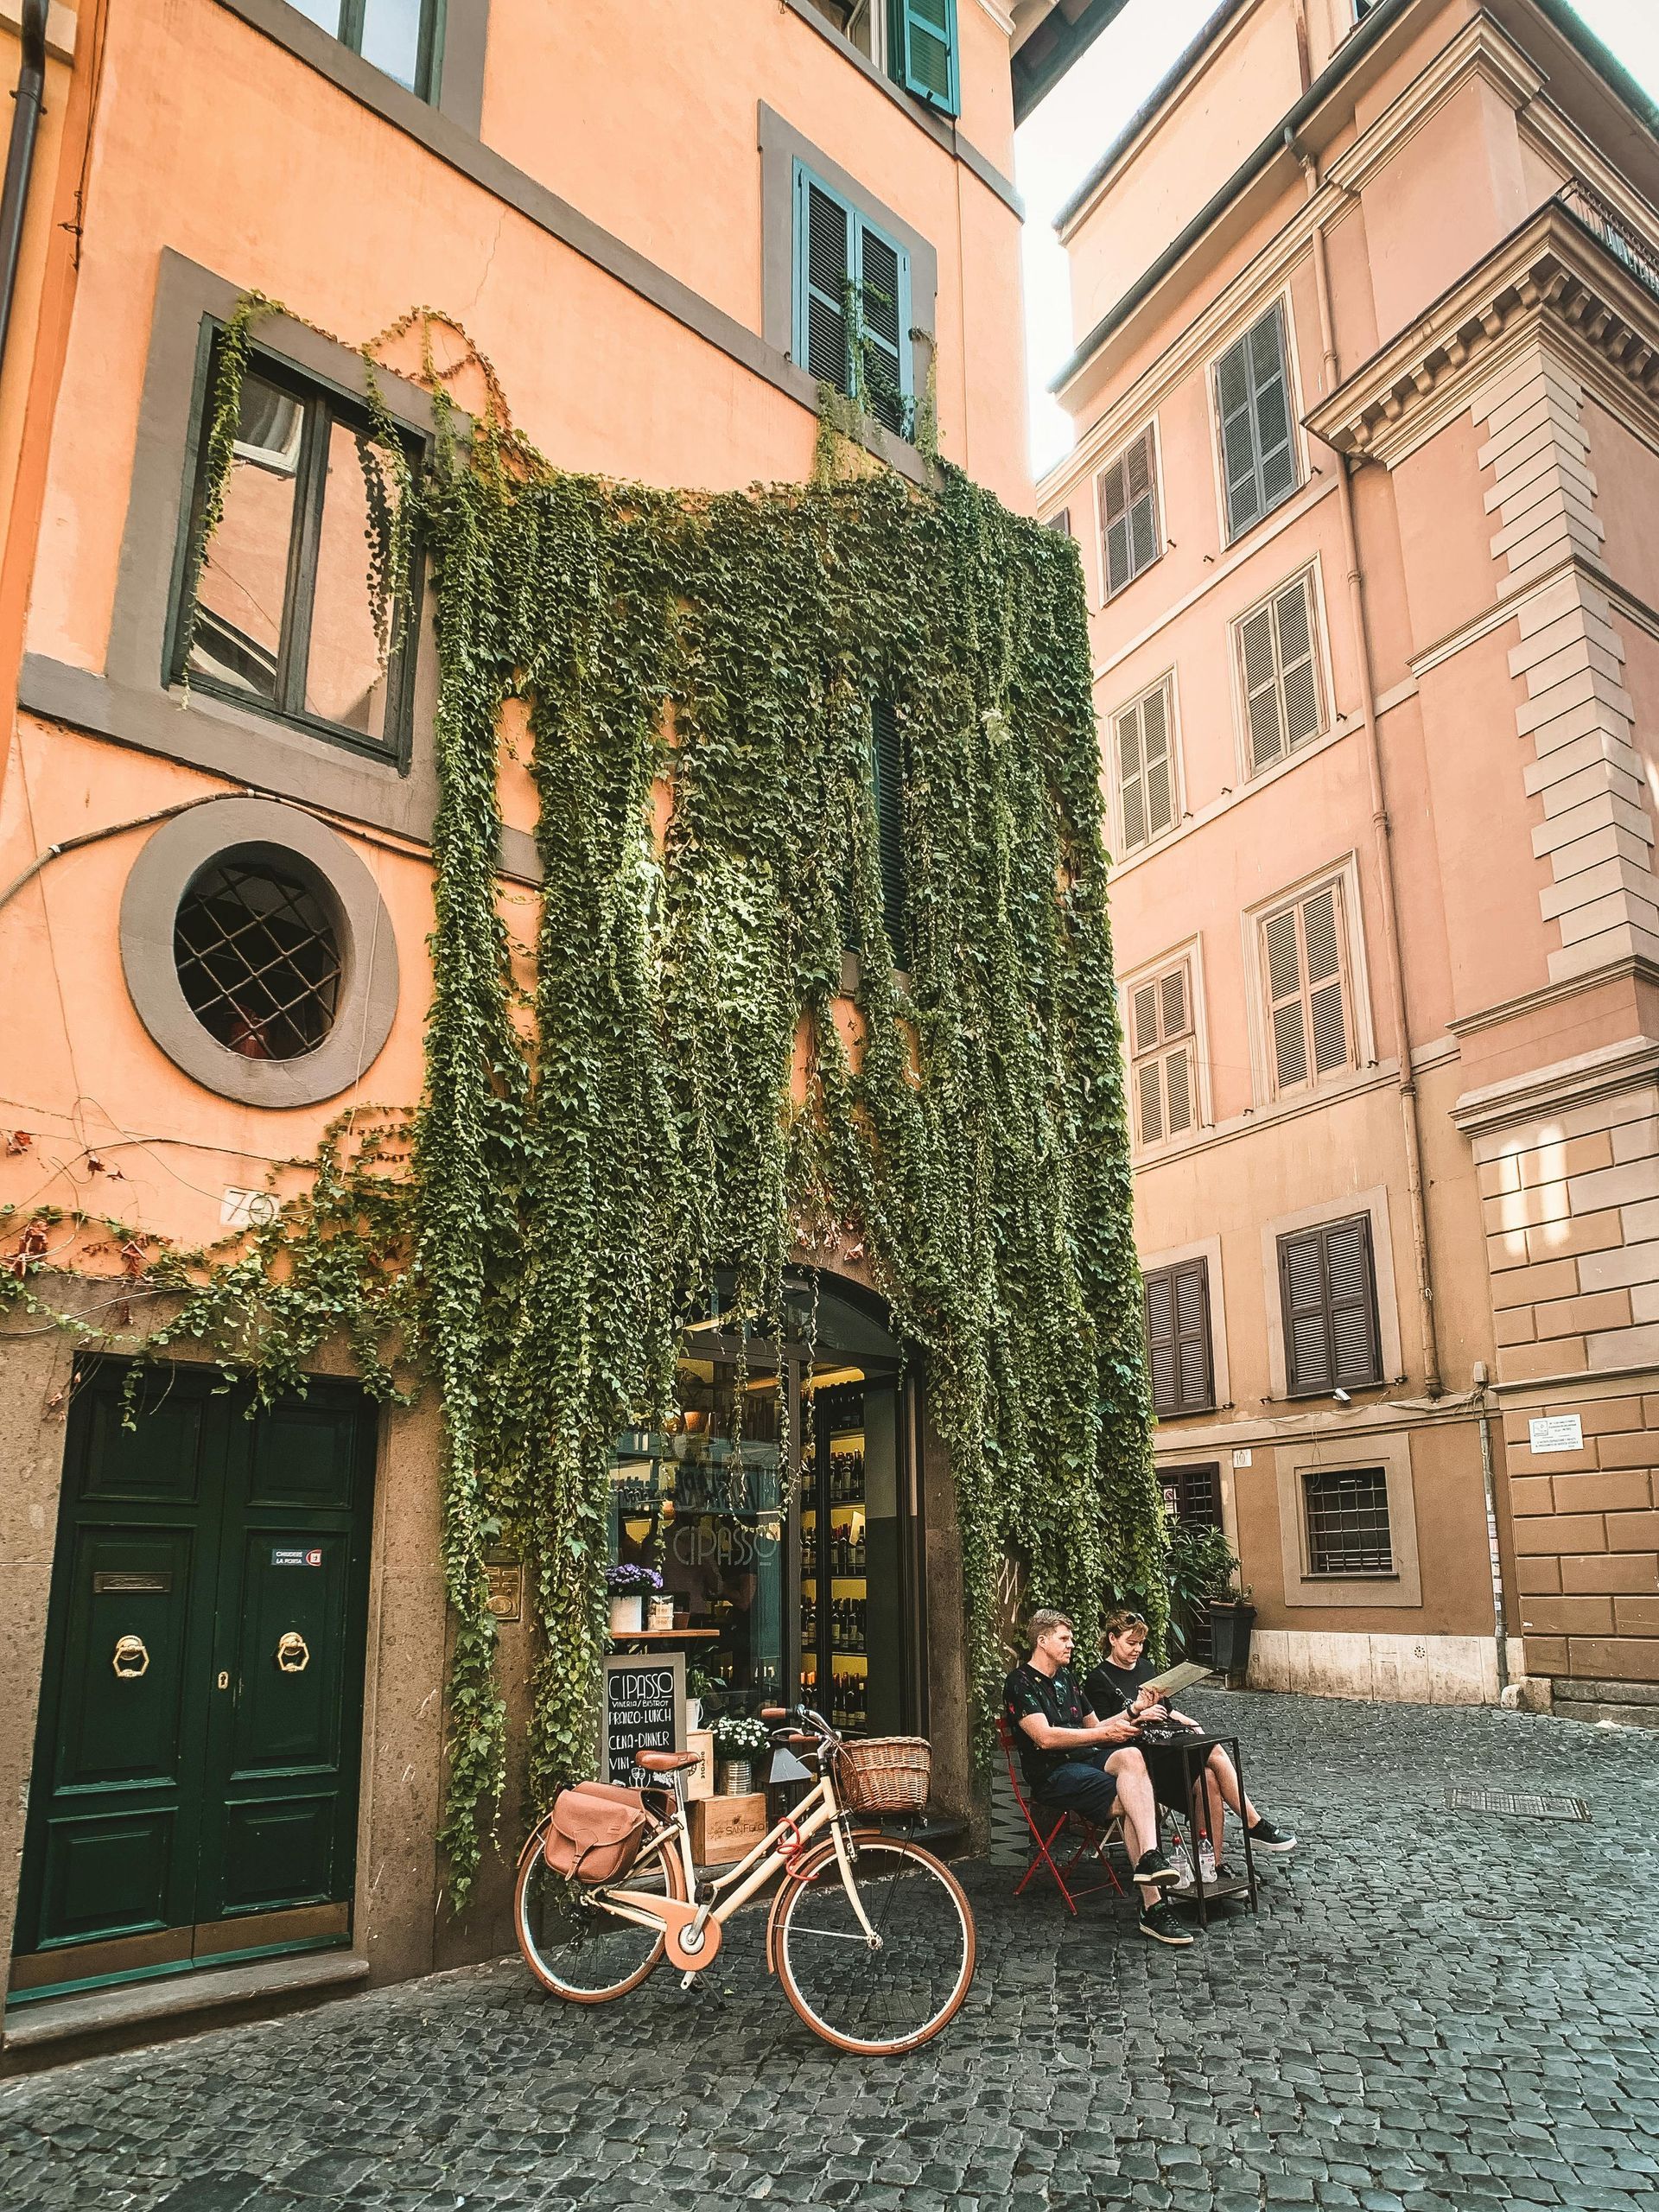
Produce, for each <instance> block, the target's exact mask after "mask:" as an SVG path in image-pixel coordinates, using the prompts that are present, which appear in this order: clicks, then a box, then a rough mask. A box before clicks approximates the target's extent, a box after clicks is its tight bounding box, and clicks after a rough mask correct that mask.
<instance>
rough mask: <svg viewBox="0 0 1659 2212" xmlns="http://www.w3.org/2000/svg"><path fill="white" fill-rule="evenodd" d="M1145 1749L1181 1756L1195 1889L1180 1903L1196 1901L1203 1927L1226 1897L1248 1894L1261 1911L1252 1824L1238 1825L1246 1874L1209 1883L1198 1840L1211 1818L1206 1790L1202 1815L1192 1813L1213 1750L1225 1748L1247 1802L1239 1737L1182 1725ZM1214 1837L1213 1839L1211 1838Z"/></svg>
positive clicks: (1182, 1895) (1242, 1822) (1252, 1905)
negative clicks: (1214, 1908)
mask: <svg viewBox="0 0 1659 2212" xmlns="http://www.w3.org/2000/svg"><path fill="white" fill-rule="evenodd" d="M1143 1748H1144V1749H1145V1750H1146V1751H1175V1752H1178V1753H1179V1756H1180V1761H1181V1811H1182V1813H1183V1815H1184V1816H1185V1820H1186V1821H1187V1827H1188V1833H1189V1834H1190V1835H1191V1837H1192V1854H1191V1855H1192V1891H1191V1892H1190V1893H1188V1892H1185V1891H1183V1892H1181V1893H1180V1894H1179V1895H1178V1896H1177V1897H1176V1900H1175V1901H1176V1902H1177V1903H1178V1904H1187V1903H1193V1902H1195V1903H1196V1904H1197V1905H1198V1925H1199V1926H1200V1927H1201V1928H1208V1926H1209V1925H1210V1907H1211V1905H1212V1904H1220V1903H1221V1902H1222V1901H1223V1900H1224V1898H1227V1897H1249V1901H1250V1910H1251V1911H1252V1912H1255V1911H1257V1910H1260V1908H1259V1907H1258V1905H1257V1904H1256V1896H1255V1854H1254V1853H1252V1851H1251V1849H1250V1830H1249V1822H1248V1821H1246V1820H1244V1818H1243V1815H1241V1816H1240V1819H1239V1823H1238V1825H1239V1828H1240V1830H1241V1832H1242V1834H1243V1845H1244V1872H1243V1875H1242V1876H1240V1875H1236V1874H1234V1875H1230V1876H1229V1877H1228V1878H1227V1879H1226V1880H1225V1881H1224V1882H1206V1881H1205V1878H1204V1861H1203V1859H1201V1858H1200V1856H1199V1853H1198V1839H1199V1836H1200V1835H1201V1834H1203V1833H1204V1832H1205V1823H1206V1822H1207V1821H1208V1820H1209V1817H1210V1806H1209V1798H1208V1794H1207V1793H1206V1794H1205V1797H1204V1798H1203V1799H1201V1800H1200V1803H1201V1806H1202V1812H1201V1814H1200V1815H1196V1816H1195V1815H1194V1812H1193V1802H1192V1801H1193V1791H1194V1789H1196V1788H1197V1786H1198V1783H1200V1782H1201V1780H1202V1779H1203V1776H1204V1770H1205V1762H1206V1760H1207V1759H1208V1758H1209V1757H1210V1754H1211V1751H1216V1750H1221V1751H1225V1752H1226V1754H1227V1756H1228V1758H1230V1759H1231V1761H1232V1763H1233V1771H1234V1773H1235V1774H1236V1776H1237V1777H1238V1796H1239V1802H1240V1803H1241V1804H1243V1802H1245V1798H1246V1791H1245V1788H1244V1761H1243V1757H1242V1755H1241V1753H1240V1751H1239V1748H1238V1738H1237V1737H1236V1736H1216V1735H1211V1733H1210V1732H1208V1731H1207V1730H1202V1731H1200V1730H1196V1729H1191V1728H1183V1729H1181V1730H1180V1731H1179V1733H1177V1734H1173V1735H1172V1736H1170V1737H1168V1738H1165V1739H1163V1740H1161V1741H1160V1742H1156V1743H1149V1744H1146V1745H1143ZM1213 1840H1214V1839H1213V1838H1212V1839H1211V1841H1213ZM1217 1856H1219V1853H1217Z"/></svg>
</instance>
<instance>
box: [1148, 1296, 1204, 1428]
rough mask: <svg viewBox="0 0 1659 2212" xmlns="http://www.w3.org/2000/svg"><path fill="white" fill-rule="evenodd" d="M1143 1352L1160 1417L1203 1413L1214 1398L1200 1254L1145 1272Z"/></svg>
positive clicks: (1156, 1409)
mask: <svg viewBox="0 0 1659 2212" xmlns="http://www.w3.org/2000/svg"><path fill="white" fill-rule="evenodd" d="M1145 1295H1146V1321H1147V1362H1148V1364H1149V1366H1150V1368H1151V1370H1152V1403H1153V1410H1154V1413H1156V1414H1158V1415H1159V1416H1160V1418H1163V1417H1166V1416H1169V1415H1172V1414H1194V1413H1208V1412H1209V1411H1210V1410H1211V1408H1213V1407H1214V1405H1215V1402H1216V1386H1215V1377H1214V1371H1213V1363H1212V1362H1211V1356H1210V1270H1209V1268H1208V1266H1207V1265H1206V1264H1205V1262H1204V1261H1203V1260H1186V1261H1184V1262H1182V1263H1181V1264H1180V1265H1179V1267H1171V1268H1152V1269H1151V1270H1149V1271H1148V1273H1147V1278H1146V1287H1145Z"/></svg>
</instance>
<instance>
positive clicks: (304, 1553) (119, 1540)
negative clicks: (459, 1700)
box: [13, 1362, 375, 1990]
mask: <svg viewBox="0 0 1659 2212" xmlns="http://www.w3.org/2000/svg"><path fill="white" fill-rule="evenodd" d="M124 1372H125V1370H124V1369H123V1368H122V1367H121V1366H120V1365H119V1364H118V1363H115V1362H100V1363H97V1364H96V1365H95V1366H93V1367H92V1368H91V1369H89V1370H87V1372H86V1376H85V1377H84V1378H83V1379H82V1381H81V1383H80V1384H79V1387H78V1389H77V1392H76V1395H75V1398H74V1400H73V1404H72V1410H71V1417H70V1429H69V1435H68V1438H67V1445H66V1451H65V1464H64V1486H63V1500H62V1507H61V1514H60V1529H59V1537H58V1548H57V1560H56V1565H55V1567H54V1580H53V1591H52V1601H51V1614H50V1619H49V1622H48V1635H47V1651H46V1662H45V1668H44V1672H43V1677H42V1684H41V1713H40V1721H39V1727H38V1733H37V1740H36V1746H35V1769H34V1777H33V1783H32V1786H31V1792H30V1802H29V1829H28V1835H27V1840H26V1843H25V1848H24V1864H23V1880H22V1890H21V1893H20V1898H19V1905H18V1916H17V1939H16V1950H17V1954H18V1961H19V1963H18V1968H17V1971H16V1973H15V1974H14V1977H13V1986H14V1988H25V1987H26V1988H29V1989H30V1990H38V1989H40V1988H41V1987H42V1986H60V1985H61V1984H62V1983H64V1982H68V1981H72V1980H75V1979H77V1978H78V1977H79V1976H82V1975H104V1974H111V1973H120V1972H124V1971H128V1970H137V1966H136V1964H135V1965H134V1966H133V1967H131V1968H129V1967H128V1966H127V1965H126V1964H125V1963H124V1962H125V1961H128V1960H131V1961H138V1960H139V1957H140V1953H141V1952H142V1953H143V1955H144V1956H145V1957H149V1955H150V1953H152V1952H154V1953H156V1956H157V1957H158V1958H161V1957H162V1954H165V1958H164V1959H163V1960H162V1962H170V1961H171V1960H172V1958H173V1957H174V1955H175V1953H177V1954H178V1955H181V1959H182V1961H184V1962H187V1963H188V1959H189V1958H190V1957H191V1956H192V1955H194V1956H198V1957H200V1958H202V1959H204V1960H206V1959H207V1958H210V1957H213V1956H214V1955H224V1954H225V1953H226V1951H228V1950H233V1949H235V1948H260V1947H263V1946H264V1945H265V1944H266V1943H280V1942H317V1941H325V1942H326V1941H331V1940H339V1937H340V1936H341V1935H342V1934H344V1933H345V1932H346V1929H347V1927H348V1923H349V1910H350V1904H349V1901H350V1897H351V1891H352V1881H353V1858H354V1843H355V1830H356V1817H357V1782H358V1765H359V1750H360V1737H361V1726H362V1724H361V1713H362V1669H363V1649H364V1642H365V1612H366V1604H367V1571H368V1549H369V1513H368V1509H369V1505H370V1503H371V1497H372V1482H373V1448H374V1428H375V1423H374V1414H373V1412H372V1408H370V1407H369V1405H368V1403H367V1402H366V1400H365V1398H364V1396H363V1394H362V1393H361V1392H360V1391H359V1390H357V1389H355V1388H353V1387H349V1386H346V1385H343V1384H338V1383H314V1384H313V1385H312V1389H311V1394H310V1395H309V1397H308V1399H306V1400H304V1401H297V1400H296V1401H292V1402H284V1403H283V1404H281V1405H279V1406H277V1408H272V1409H270V1410H264V1411H259V1412H256V1413H255V1414H253V1415H252V1417H251V1418H249V1417H248V1412H247V1404H248V1402H247V1400H246V1398H245V1396H241V1395H238V1394H236V1393H230V1394H227V1393H226V1392H225V1390H224V1388H223V1385H222V1383H221V1382H220V1379H219V1376H218V1375H217V1374H216V1373H214V1372H213V1371H212V1370H207V1371H200V1370H194V1371H193V1370H188V1369H179V1370H173V1372H172V1373H171V1374H170V1375H168V1376H160V1377H149V1376H147V1377H146V1378H145V1382H144V1388H143V1401H148V1406H147V1408H146V1409H144V1410H141V1411H140V1413H139V1415H138V1423H137V1429H136V1430H126V1429H124V1428H123V1427H122V1426H121V1412H122V1402H123V1401H122V1387H123V1382H124ZM143 1401H141V1403H142V1402H143ZM124 1639H125V1641H124ZM279 1655H281V1656H279ZM118 1659H119V1661H120V1665H119V1666H117V1664H116V1663H115V1662H116V1661H117V1660H118ZM283 1659H285V1660H286V1664H284V1663H283ZM296 1907H302V1908H307V1909H308V1910H305V1911H300V1912H297V1913H296V1911H295V1910H292V1909H293V1908H296ZM318 1910H321V1913H322V1918H321V1920H319V1919H318V1917H317V1913H318ZM262 1913H264V1914H270V1915H273V1916H274V1917H272V1919H271V1920H270V1933H269V1934H265V1933H264V1932H262V1929H261V1927H260V1924H259V1920H258V1916H259V1915H261V1914H262ZM232 1923H233V1924H232ZM135 1943H136V1948H135ZM158 1947H159V1948H158ZM48 1954H49V1955H51V1959H50V1961H48V1957H47V1956H46V1955H48ZM78 1961H85V1963H84V1965H82V1964H79V1963H78ZM118 1961H119V1962H122V1963H118Z"/></svg>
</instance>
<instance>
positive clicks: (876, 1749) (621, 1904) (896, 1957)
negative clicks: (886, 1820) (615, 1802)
mask: <svg viewBox="0 0 1659 2212" xmlns="http://www.w3.org/2000/svg"><path fill="white" fill-rule="evenodd" d="M761 1718H762V1719H765V1720H768V1721H772V1722H777V1721H779V1720H784V1719H787V1718H789V1716H786V1715H785V1713H784V1710H783V1708H782V1707H767V1708H766V1710H765V1711H764V1712H763V1713H762V1715H761ZM772 1742H773V1745H774V1747H781V1748H786V1749H788V1750H789V1751H792V1752H797V1753H799V1754H801V1755H803V1756H804V1757H805V1758H810V1759H811V1760H812V1761H813V1762H814V1764H816V1766H817V1782H816V1783H814V1785H813V1787H812V1789H810V1791H809V1792H808V1793H807V1795H806V1796H805V1797H804V1799H803V1800H802V1802H800V1803H799V1804H798V1805H797V1806H796V1807H795V1808H794V1810H793V1811H792V1812H791V1813H789V1814H787V1815H785V1817H784V1818H783V1819H782V1820H780V1821H778V1822H777V1823H776V1824H775V1825H774V1826H773V1827H772V1828H771V1829H770V1830H769V1831H768V1833H767V1834H766V1835H765V1836H764V1837H763V1838H762V1839H761V1840H760V1842H759V1843H757V1844H756V1845H755V1847H754V1848H753V1851H751V1852H750V1853H749V1854H748V1856H747V1858H745V1859H740V1860H739V1861H738V1863H737V1864H736V1865H735V1866H732V1867H730V1868H728V1869H724V1870H722V1871H721V1872H719V1873H714V1874H710V1873H705V1874H704V1876H703V1877H702V1879H701V1880H700V1879H699V1878H698V1874H697V1870H696V1866H694V1864H693V1862H692V1858H691V1832H690V1825H689V1823H688V1821H687V1818H686V1809H685V1808H686V1799H685V1775H686V1770H687V1769H688V1768H690V1767H693V1766H695V1765H696V1764H697V1755H696V1752H695V1751H644V1752H642V1753H641V1754H640V1755H639V1759H638V1761H637V1762H636V1764H637V1765H638V1766H639V1768H642V1769H643V1770H645V1772H646V1774H647V1775H648V1776H652V1777H658V1778H659V1785H660V1786H659V1787H657V1788H652V1786H651V1784H650V1783H647V1784H646V1785H645V1789H643V1790H642V1792H641V1793H640V1802H641V1805H642V1807H643V1808H644V1811H645V1834H644V1838H643V1840H642V1841H641V1843H640V1845H639V1851H638V1853H637V1855H636V1856H634V1857H633V1859H632V1864H631V1865H630V1866H627V1868H626V1871H625V1872H620V1873H619V1874H617V1875H616V1876H615V1877H613V1878H612V1879H610V1880H607V1881H601V1882H594V1883H584V1882H582V1881H580V1880H575V1881H572V1880H569V1879H567V1878H565V1877H564V1876H563V1875H562V1874H560V1873H556V1872H554V1870H553V1869H552V1868H551V1867H550V1865H549V1863H548V1858H547V1850H546V1847H547V1843H548V1838H549V1831H550V1826H551V1824H552V1822H553V1820H554V1817H555V1814H556V1811H557V1807H555V1808H554V1812H552V1813H550V1814H548V1815H547V1816H546V1818H545V1819H544V1820H543V1821H541V1822H540V1824H539V1825H538V1826H537V1828H536V1829H535V1830H534V1832H533V1833H532V1834H531V1838H530V1840H529V1841H528V1842H527V1843H526V1844H525V1846H524V1852H523V1854H522V1856H521V1857H520V1859H519V1862H518V1883H517V1885H516V1887H515V1890H514V1892H513V1919H514V1924H515V1927H516V1929H517V1931H518V1947H519V1948H520V1950H521V1951H522V1952H523V1953H524V1962H525V1964H526V1965H527V1966H528V1967H529V1968H530V1970H531V1974H533V1975H534V1976H535V1977H536V1980H537V1981H538V1982H540V1984H541V1985H542V1986H543V1989H546V1990H549V1991H550V1992H551V1993H553V1995H555V1996H556V1997H565V1998H569V1999H572V2000H573V2001H574V2002H575V2003H577V2004H581V2005H602V2004H605V2003H607V2002H608V2001H609V2000H610V1999H613V1998H616V1997H622V1996H625V1995H626V1993H627V1992H628V1991H629V1990H631V1989H637V1988H638V1987H639V1985H640V1983H641V1982H643V1981H644V1980H645V1977H646V1976H647V1975H648V1974H650V1973H651V1972H652V1969H653V1968H654V1967H656V1966H657V1965H658V1962H659V1961H660V1960H661V1959H662V1958H663V1957H664V1955H667V1957H668V1958H669V1959H670V1961H671V1962H672V1963H673V1964H674V1965H675V1966H677V1967H679V1969H680V1971H681V1976H682V1986H689V1985H690V1982H691V1980H693V1978H694V1977H695V1976H696V1975H697V1974H702V1973H703V1972H705V1971H706V1969H707V1968H708V1967H709V1966H711V1965H712V1964H713V1963H714V1961H715V1959H716V1958H717V1957H718V1955H719V1954H720V1949H721V1936H722V1933H723V1930H724V1929H725V1925H726V1923H727V1922H728V1920H730V1918H731V1916H732V1915H733V1914H734V1912H735V1911H736V1910H738V1908H739V1906H740V1905H742V1904H746V1903H747V1901H748V1899H749V1898H750V1897H753V1896H755V1895H756V1894H757V1893H758V1892H759V1891H760V1890H762V1889H764V1888H765V1886H766V1884H767V1883H768V1882H769V1881H771V1880H772V1877H773V1876H774V1875H776V1874H779V1873H781V1874H782V1876H783V1882H782V1885H781V1886H780V1887H779V1891H778V1892H777V1895H776V1896H775V1897H773V1899H772V1910H771V1914H770V1916H769V1917H768V1919H767V1922H766V1967H767V1971H768V1972H769V1973H772V1974H776V1975H777V1976H778V1978H779V1980H780V1981H781V1982H782V1984H783V1986H784V1994H785V1997H787V1998H788V1999H789V2001H790V2003H791V2005H793V2006H794V2008H795V2010H796V2012H798V2013H799V2014H800V2016H801V2018H802V2019H803V2020H804V2021H805V2023H806V2024H807V2026H808V2027H810V2029H812V2030H813V2031H814V2032H815V2033H816V2034H818V2035H821V2036H822V2037H823V2038H824V2039H825V2041H826V2042H828V2043H832V2044H836V2046H837V2048H838V2049H840V2050H850V2051H860V2052H870V2053H874V2054H879V2055H891V2054H896V2053H898V2052H899V2051H906V2050H915V2048H916V2046H917V2045H918V2044H924V2043H926V2042H927V2041H928V2040H929V2038H930V2037H933V2036H936V2035H938V2032H939V2030H940V2029H941V2028H943V2027H944V2025H945V2024H946V2022H947V2021H949V2020H950V2018H951V2017H952V2015H953V2014H954V2013H955V2012H957V2009H958V2007H959V2006H960V2005H961V2004H962V2000H963V1998H964V1997H965V1996H966V1995H967V1993H968V1986H969V1982H970V1981H971V1980H973V1975H974V1956H975V1944H974V1916H973V1911H972V1909H971V1907H970V1906H969V1903H968V1899H967V1897H965V1896H964V1895H963V1890H962V1885H961V1884H960V1883H959V1882H958V1881H957V1878H956V1876H955V1875H954V1874H952V1873H951V1872H950V1869H949V1868H948V1867H947V1866H943V1865H942V1864H941V1863H940V1861H939V1860H938V1859H935V1858H934V1857H933V1855H932V1853H931V1852H927V1851H924V1850H923V1849H922V1848H921V1847H920V1846H919V1845H918V1844H914V1843H909V1842H906V1841H904V1840H901V1839H900V1838H899V1837H897V1836H890V1835H886V1834H883V1833H882V1832H881V1831H880V1829H879V1828H875V1827H857V1826H855V1821H856V1820H857V1819H858V1818H859V1817H860V1816H861V1815H865V1816H868V1815H876V1814H882V1813H918V1812H919V1811H920V1810H921V1808H922V1805H923V1803H924V1802H925V1798H926V1795H927V1783H928V1770H929V1764H930V1761H931V1753H930V1752H929V1750H928V1746H927V1745H926V1744H925V1743H923V1742H921V1741H920V1740H919V1739H918V1738H912V1737H887V1738H873V1739H871V1740H869V1741H867V1742H863V1743H855V1744H848V1743H843V1742H842V1738H841V1737H840V1736H839V1735H838V1734H837V1733H836V1731H835V1729H833V1728H832V1727H831V1726H830V1725H829V1722H828V1721H827V1720H825V1719H823V1716H822V1715H821V1714H819V1713H814V1712H812V1711H810V1709H809V1708H808V1707H805V1706H798V1707H796V1709H795V1712H794V1714H793V1716H792V1725H791V1726H786V1727H785V1728H782V1729H776V1728H775V1729H774V1731H773V1735H772ZM798 1771H799V1772H802V1773H803V1774H804V1776H807V1777H810V1770H800V1769H798ZM652 1798H656V1799H657V1800H658V1805H657V1806H653V1805H652V1803H651V1802H648V1801H649V1800H650V1799H652Z"/></svg>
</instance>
